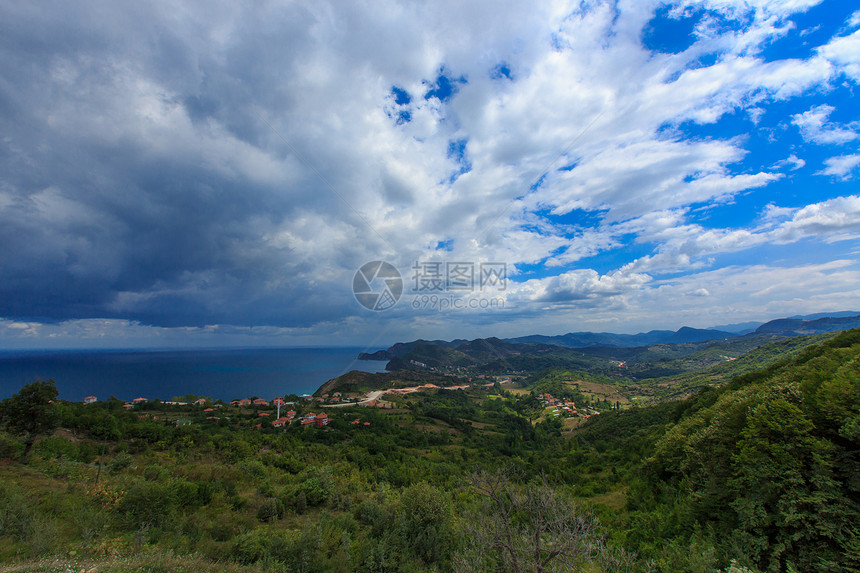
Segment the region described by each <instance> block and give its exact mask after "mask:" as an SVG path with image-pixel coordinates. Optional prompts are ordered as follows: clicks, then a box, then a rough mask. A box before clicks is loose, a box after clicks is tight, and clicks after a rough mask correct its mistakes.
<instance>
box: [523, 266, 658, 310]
mask: <svg viewBox="0 0 860 573" xmlns="http://www.w3.org/2000/svg"><path fill="white" fill-rule="evenodd" d="M650 280H651V277H650V276H648V275H646V274H642V273H627V272H614V273H609V274H605V275H601V274H599V273H597V271H594V270H592V269H583V270H575V271H567V272H565V273H562V274H560V275H557V276H553V277H547V278H544V279H531V280H528V281H526V282H524V283H521V284H518V285H514V286H513V288H511V289H510V292H509V293H508V297H507V298H508V300H509V301H511V302H514V303H516V302H519V301H522V302H539V303H553V304H556V303H558V304H562V305H565V304H574V305H585V306H591V305H594V304H600V303H599V302H598V301H599V300H601V299H605V298H612V297H617V296H620V295H623V294H625V293H627V292H629V291H632V290H636V289H638V288H641V287H642V286H643V285H645V284H646V283H648V282H649V281H650Z"/></svg>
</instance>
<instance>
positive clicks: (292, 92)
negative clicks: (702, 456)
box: [0, 0, 860, 345]
mask: <svg viewBox="0 0 860 573" xmlns="http://www.w3.org/2000/svg"><path fill="white" fill-rule="evenodd" d="M858 28H860V19H858V16H857V14H856V13H850V12H849V11H847V10H846V9H845V7H844V6H841V3H838V2H823V3H821V2H817V1H808V2H790V3H785V2H767V1H761V2H741V1H737V2H734V1H731V0H721V1H719V2H716V1H713V2H708V1H701V2H681V3H676V4H672V5H666V4H663V3H660V2H656V1H653V2H641V1H632V0H631V1H627V2H619V3H617V4H607V3H602V2H594V3H591V2H582V3H581V2H538V3H531V2H529V3H525V2H523V3H517V4H514V5H510V6H508V5H506V7H505V8H504V9H500V8H499V6H498V5H497V3H492V2H470V3H467V4H465V5H464V4H463V3H456V2H442V3H436V2H434V3H413V2H409V3H407V2H394V1H386V2H379V3H371V4H352V3H342V2H291V3H284V4H281V3H269V4H263V5H259V6H255V7H254V8H253V9H239V8H237V7H236V6H234V5H233V4H231V3H227V2H222V3H208V2H207V3H197V2H180V3H151V4H146V5H140V6H138V5H134V6H131V5H105V4H103V3H95V2H92V3H90V2H81V3H77V4H76V5H75V6H74V7H72V6H67V5H65V4H63V3H56V4H54V5H51V6H48V5H44V4H40V5H31V4H27V3H24V4H21V3H19V4H18V5H15V4H10V3H6V4H4V5H3V6H2V7H0V70H2V73H0V78H1V79H0V133H2V134H3V135H2V136H0V245H2V247H3V248H2V249H0V317H2V318H3V319H4V320H3V322H0V341H10V342H9V344H10V345H14V344H15V342H14V341H16V340H22V339H23V338H22V337H27V336H29V337H30V338H31V339H33V340H35V341H36V342H34V344H36V343H38V342H39V341H41V342H43V343H44V342H45V341H46V340H47V339H48V337H50V336H53V337H59V338H61V339H63V340H66V341H74V340H75V339H76V337H79V338H78V340H81V341H84V342H81V344H84V345H86V344H88V343H87V342H86V341H89V340H97V339H99V336H101V339H103V338H104V337H105V336H107V337H108V338H110V339H112V340H118V341H122V340H123V337H126V338H128V339H129V340H131V339H134V340H136V341H137V340H145V339H146V337H147V336H150V337H151V338H152V340H163V339H164V337H165V336H166V337H167V338H168V339H169V340H171V341H172V342H171V343H174V342H175V341H177V340H180V339H182V337H184V336H185V337H188V339H189V340H200V341H205V342H206V343H207V344H208V343H212V341H213V340H217V339H218V336H217V334H218V333H220V334H224V338H223V340H230V341H236V340H240V339H241V340H245V338H247V339H248V340H259V339H261V338H262V339H266V340H270V341H279V340H280V341H286V342H302V341H312V342H314V343H320V342H321V341H324V340H329V339H330V340H332V342H333V343H337V341H338V340H347V341H348V340H366V339H367V333H368V332H375V333H378V332H381V331H383V330H384V331H385V332H388V333H390V336H391V337H392V339H393V338H394V337H409V336H427V337H430V336H437V335H438V336H446V337H454V336H458V334H457V333H458V332H470V333H473V334H474V335H486V334H492V333H494V332H496V331H501V330H505V329H507V330H510V329H511V328H513V326H511V325H516V328H520V329H522V330H523V332H521V334H522V333H526V332H537V331H542V330H544V327H543V325H544V324H549V323H551V324H552V325H553V326H552V328H555V329H558V330H565V331H567V330H577V329H584V328H585V327H586V326H587V325H594V324H597V325H598V326H599V325H601V324H602V325H604V326H605V327H607V328H608V327H610V326H611V327H614V328H616V330H623V331H630V330H635V329H637V328H640V327H642V326H645V325H648V324H651V323H654V326H659V324H657V323H658V322H661V324H662V325H663V326H675V327H678V326H681V325H682V323H693V322H694V323H695V325H697V326H707V325H708V323H707V321H706V320H705V318H706V317H707V318H709V319H710V318H713V319H714V320H715V321H717V322H725V321H732V320H735V319H738V320H746V319H748V318H759V317H760V318H766V317H765V316H761V315H760V314H758V315H756V316H752V317H748V316H746V315H744V313H752V312H759V313H761V312H764V310H761V309H769V310H768V312H771V310H772V312H776V313H781V312H787V313H797V312H804V311H806V310H809V311H810V312H813V311H816V310H820V309H822V308H824V307H826V306H828V304H829V305H830V307H831V308H829V309H830V310H842V309H844V308H847V307H852V306H853V307H856V308H860V304H858V303H860V296H858V295H856V294H854V291H855V290H856V289H855V288H850V287H849V286H847V283H846V282H845V281H844V280H833V277H835V276H838V277H853V276H854V275H853V274H852V273H855V272H856V259H857V233H858V227H860V207H858V198H857V194H856V189H854V188H853V187H852V182H853V181H854V178H855V177H856V176H857V173H858V171H857V170H858V166H860V159H858V157H860V154H858V150H857V147H858V141H860V137H858V133H860V131H858V130H860V127H858V126H860V118H858V117H857V112H856V106H852V105H850V104H851V102H852V98H853V90H856V88H857V83H858V82H860V73H858V69H860V51H858V49H857V46H858V38H860V36H858V34H860V31H858ZM813 252H814V255H812V254H811V253H813ZM380 259H384V260H388V261H390V262H392V263H393V264H395V265H396V266H397V267H398V268H400V269H401V272H402V273H403V274H404V275H405V278H406V279H407V282H408V279H409V277H408V274H409V269H410V267H411V265H412V264H413V263H414V262H415V261H423V260H436V261H471V262H476V263H480V262H482V261H484V262H486V261H503V262H505V263H507V265H508V279H509V289H508V290H507V291H506V292H505V293H504V295H503V296H504V297H505V300H506V305H505V308H504V311H494V312H462V313H453V314H449V315H448V318H449V319H452V318H453V320H447V321H446V320H443V319H442V318H440V317H439V316H437V315H436V314H434V313H432V312H415V311H414V310H413V309H411V308H409V307H408V306H407V305H400V306H399V307H397V308H395V309H393V310H392V311H390V312H388V313H385V314H384V315H382V314H379V313H376V314H374V313H367V312H365V311H364V309H363V308H362V307H360V306H359V305H358V304H357V303H356V302H355V300H354V299H353V297H352V293H351V291H350V285H351V284H352V276H353V273H354V272H355V270H356V269H357V268H358V267H359V266H360V265H362V264H363V263H365V262H367V261H370V260H380ZM816 265H819V266H816ZM828 265H836V266H828ZM811 268H814V269H816V270H815V271H814V272H813V273H811V276H815V277H819V278H821V282H820V284H819V283H816V284H815V286H814V287H809V288H812V289H813V292H814V296H813V295H809V296H807V294H806V293H807V292H808V291H804V290H803V281H797V280H791V279H790V278H788V277H790V276H792V274H793V273H807V274H810V269H811ZM836 269H839V270H836ZM744 276H745V277H752V278H749V279H748V281H753V282H755V281H773V280H781V281H782V280H784V281H786V284H784V285H781V286H780V287H779V288H776V287H774V288H772V289H771V290H766V289H761V288H759V289H756V288H753V287H750V288H746V287H742V286H741V283H742V282H743V281H741V279H740V278H739V277H744ZM714 277H719V281H721V283H720V284H722V285H730V287H731V288H734V289H735V295H732V294H731V291H730V289H729V287H728V286H727V287H725V288H719V287H718V286H717V285H714V284H709V283H708V281H709V280H713V279H714ZM810 280H812V279H810ZM744 284H751V283H744ZM673 285H677V286H673ZM827 285H829V286H827ZM759 286H760V285H759ZM805 286H807V287H808V286H809V285H805ZM673 289H675V290H673ZM821 289H823V290H821ZM828 289H829V290H828ZM761 292H766V293H770V294H768V295H766V296H765V295H761V294H760V293H761ZM453 294H456V295H457V296H460V295H461V293H453ZM688 295H689V296H688ZM741 296H747V297H753V298H750V300H754V301H755V304H752V303H750V304H740V303H739V302H737V300H735V302H733V303H732V304H730V305H728V306H727V301H729V300H732V299H733V298H734V299H738V297H741ZM761 296H765V298H767V297H770V298H768V299H767V301H766V302H765V303H762V302H760V301H761V299H760V298H754V297H761ZM673 297H674V298H673ZM678 297H681V298H680V299H678ZM828 297H830V298H828ZM673 300H690V301H692V302H691V303H690V304H691V305H692V306H690V309H693V308H700V309H702V312H701V313H700V315H699V316H698V317H696V316H695V315H694V314H692V313H693V311H692V310H689V311H684V312H680V311H679V312H674V311H672V309H671V306H672V305H673V304H674V302H673ZM828 301H829V302H828ZM696 305H698V306H696ZM728 307H731V309H733V310H731V311H729V310H727V308H728ZM717 309H719V310H717ZM685 312H686V313H687V314H684V313H685ZM548 313H550V314H552V320H551V321H548V322H547V321H546V320H547V316H548ZM694 319H695V320H694ZM649 321H650V322H649ZM668 322H671V324H667V323H668ZM395 323H396V324H395ZM22 325H24V326H22ZM99 325H101V326H99ZM100 329H101V330H100ZM164 329H167V330H164ZM98 332H101V335H98V334H97V333H98ZM147 333H148V334H147ZM168 333H169V334H168ZM511 334H517V333H515V332H511ZM231 336H232V337H238V338H230V337H231ZM243 337H245V338H243ZM28 344H29V343H28ZM100 344H101V343H100Z"/></svg>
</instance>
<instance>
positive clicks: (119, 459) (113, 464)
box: [108, 452, 134, 473]
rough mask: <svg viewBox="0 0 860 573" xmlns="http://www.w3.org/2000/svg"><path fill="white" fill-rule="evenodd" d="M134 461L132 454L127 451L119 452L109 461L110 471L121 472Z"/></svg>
mask: <svg viewBox="0 0 860 573" xmlns="http://www.w3.org/2000/svg"><path fill="white" fill-rule="evenodd" d="M133 461H134V458H133V457H132V456H131V455H130V454H128V453H126V452H119V453H118V454H117V455H116V456H114V458H113V459H112V460H111V461H110V463H108V471H109V472H111V473H117V472H120V471H122V470H124V469H125V468H127V467H128V466H130V465H131V462H133Z"/></svg>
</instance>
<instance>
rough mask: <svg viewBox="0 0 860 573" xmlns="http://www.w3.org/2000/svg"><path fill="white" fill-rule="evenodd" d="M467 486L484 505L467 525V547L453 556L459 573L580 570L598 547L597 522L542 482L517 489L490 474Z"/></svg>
mask: <svg viewBox="0 0 860 573" xmlns="http://www.w3.org/2000/svg"><path fill="white" fill-rule="evenodd" d="M469 482H470V484H471V486H472V488H473V489H474V490H475V492H477V493H478V494H479V495H481V496H482V497H483V498H484V504H483V507H482V508H481V513H480V514H479V515H480V518H477V516H476V519H471V520H469V522H468V523H467V526H466V528H467V530H468V531H467V538H468V539H469V540H470V541H469V543H470V546H469V547H467V548H466V551H465V552H464V553H461V554H460V555H458V556H457V559H456V562H455V568H456V570H457V571H459V572H467V571H487V570H497V569H500V570H505V571H513V572H514V573H525V572H534V573H544V572H550V571H585V570H588V569H587V567H589V566H590V565H589V562H590V561H592V560H593V559H595V558H597V557H598V556H599V553H600V552H601V551H602V550H603V548H604V545H603V540H602V539H601V537H600V536H599V535H598V533H597V520H596V519H595V518H594V517H592V516H591V515H590V514H588V513H585V512H584V511H581V510H580V509H579V508H578V507H576V505H575V504H574V502H573V500H572V499H570V497H568V496H567V495H564V494H563V493H561V492H558V491H556V490H555V489H554V488H552V487H550V486H549V485H548V484H547V483H546V481H543V482H541V483H540V484H527V485H519V484H516V483H514V482H513V481H512V480H511V478H510V476H509V475H508V473H507V472H505V471H496V472H494V473H487V472H476V473H473V474H472V475H471V476H470V477H469Z"/></svg>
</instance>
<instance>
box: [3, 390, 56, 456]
mask: <svg viewBox="0 0 860 573" xmlns="http://www.w3.org/2000/svg"><path fill="white" fill-rule="evenodd" d="M58 394H59V393H58V392H57V386H56V385H55V383H54V381H53V380H48V381H47V382H46V381H36V382H31V383H30V384H25V385H24V387H23V388H21V390H20V391H19V392H18V393H17V394H15V395H14V396H12V397H11V398H6V399H5V400H3V401H2V402H0V423H2V424H3V425H4V426H5V427H6V429H7V431H9V432H10V433H12V434H16V435H19V436H22V437H23V438H24V458H25V459H26V458H27V455H28V454H29V453H30V449H31V448H32V447H33V442H35V441H36V438H37V437H38V436H40V435H42V434H48V433H51V432H52V431H54V429H55V428H56V427H57V425H58V424H59V415H58V413H57V408H56V404H54V401H55V400H56V399H57V396H58Z"/></svg>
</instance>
